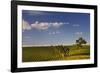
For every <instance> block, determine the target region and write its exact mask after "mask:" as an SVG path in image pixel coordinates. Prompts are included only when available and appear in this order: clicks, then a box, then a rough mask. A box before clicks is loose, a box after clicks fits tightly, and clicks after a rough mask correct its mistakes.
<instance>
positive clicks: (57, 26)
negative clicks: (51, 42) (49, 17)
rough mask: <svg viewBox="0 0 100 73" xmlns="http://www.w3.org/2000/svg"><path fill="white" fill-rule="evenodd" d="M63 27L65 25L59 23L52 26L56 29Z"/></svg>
mask: <svg viewBox="0 0 100 73" xmlns="http://www.w3.org/2000/svg"><path fill="white" fill-rule="evenodd" d="M62 25H63V23H61V22H60V23H58V22H55V23H52V26H53V27H55V28H59V27H61V26H62Z"/></svg>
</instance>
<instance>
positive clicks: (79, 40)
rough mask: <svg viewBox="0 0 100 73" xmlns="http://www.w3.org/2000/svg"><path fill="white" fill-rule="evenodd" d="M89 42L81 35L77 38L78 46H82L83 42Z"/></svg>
mask: <svg viewBox="0 0 100 73" xmlns="http://www.w3.org/2000/svg"><path fill="white" fill-rule="evenodd" d="M86 43H87V42H86V41H85V40H84V39H83V38H82V37H80V38H79V39H78V40H76V44H77V46H78V47H82V44H86Z"/></svg>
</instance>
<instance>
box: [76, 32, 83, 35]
mask: <svg viewBox="0 0 100 73" xmlns="http://www.w3.org/2000/svg"><path fill="white" fill-rule="evenodd" d="M82 34H83V32H75V35H82Z"/></svg>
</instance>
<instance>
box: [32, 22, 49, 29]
mask: <svg viewBox="0 0 100 73" xmlns="http://www.w3.org/2000/svg"><path fill="white" fill-rule="evenodd" d="M31 27H32V28H35V29H39V30H46V29H48V28H49V24H48V23H46V22H41V23H39V22H38V21H36V22H35V23H33V24H31Z"/></svg>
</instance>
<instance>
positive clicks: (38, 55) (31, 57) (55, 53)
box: [22, 45, 90, 62]
mask: <svg viewBox="0 0 100 73" xmlns="http://www.w3.org/2000/svg"><path fill="white" fill-rule="evenodd" d="M63 47H64V49H65V51H64V49H62V48H61V47H60V46H40V47H23V48H22V61H23V62H35V61H52V60H81V59H89V58H90V46H89V45H83V46H82V47H77V46H75V45H72V46H63ZM67 48H68V49H69V50H67V51H66V49H67Z"/></svg>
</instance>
